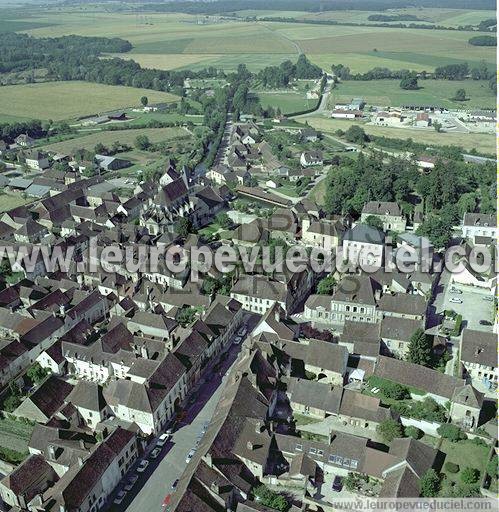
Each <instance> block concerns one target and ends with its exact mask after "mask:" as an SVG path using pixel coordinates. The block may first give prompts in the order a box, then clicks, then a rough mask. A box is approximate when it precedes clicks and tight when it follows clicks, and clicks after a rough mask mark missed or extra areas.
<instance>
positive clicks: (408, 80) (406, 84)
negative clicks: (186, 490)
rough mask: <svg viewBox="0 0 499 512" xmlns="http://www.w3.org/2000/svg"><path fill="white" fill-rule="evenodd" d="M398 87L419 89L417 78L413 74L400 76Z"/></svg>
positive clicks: (407, 89) (412, 89)
mask: <svg viewBox="0 0 499 512" xmlns="http://www.w3.org/2000/svg"><path fill="white" fill-rule="evenodd" d="M400 88H401V89H404V90H406V91H415V90H416V89H419V87H418V79H417V78H416V77H415V76H408V77H405V78H402V80H401V81H400Z"/></svg>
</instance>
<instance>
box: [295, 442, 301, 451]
mask: <svg viewBox="0 0 499 512" xmlns="http://www.w3.org/2000/svg"><path fill="white" fill-rule="evenodd" d="M295 451H297V452H301V451H303V445H302V444H297V445H296V447H295Z"/></svg>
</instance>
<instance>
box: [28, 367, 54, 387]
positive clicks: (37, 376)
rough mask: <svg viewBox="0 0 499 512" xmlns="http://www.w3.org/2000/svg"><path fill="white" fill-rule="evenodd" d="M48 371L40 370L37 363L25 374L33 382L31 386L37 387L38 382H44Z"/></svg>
mask: <svg viewBox="0 0 499 512" xmlns="http://www.w3.org/2000/svg"><path fill="white" fill-rule="evenodd" d="M48 373H49V372H48V370H47V369H46V368H42V367H41V366H40V364H39V363H35V364H34V365H33V366H32V367H31V368H30V369H29V370H28V371H27V372H26V375H27V377H28V378H29V379H30V380H31V382H33V384H35V385H38V384H40V382H42V381H43V380H45V377H46V376H47V375H48Z"/></svg>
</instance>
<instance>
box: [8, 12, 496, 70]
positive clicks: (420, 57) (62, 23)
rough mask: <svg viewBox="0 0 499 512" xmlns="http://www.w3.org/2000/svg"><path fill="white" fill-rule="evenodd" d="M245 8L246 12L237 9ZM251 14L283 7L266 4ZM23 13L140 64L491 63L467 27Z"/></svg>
mask: <svg viewBox="0 0 499 512" xmlns="http://www.w3.org/2000/svg"><path fill="white" fill-rule="evenodd" d="M407 11H408V13H411V14H417V15H418V16H423V17H426V18H428V19H431V20H433V21H435V22H436V23H439V24H444V23H447V24H448V25H449V26H457V25H459V24H468V23H478V22H479V21H481V20H482V19H487V18H490V17H493V13H492V12H491V11H490V12H489V11H479V12H473V11H464V10H452V9H428V10H426V9H425V10H424V13H423V14H422V13H420V12H417V10H416V9H414V11H415V12H414V13H413V12H412V11H411V12H409V11H410V10H407ZM427 11H428V12H427ZM247 14H252V13H250V12H243V15H247ZM254 14H259V15H261V16H279V15H283V13H280V14H279V13H277V12H272V11H261V12H259V13H253V15H254ZM369 14H372V13H369V12H366V11H352V12H343V11H335V12H329V13H322V14H321V15H320V19H336V20H337V21H340V22H341V21H348V22H355V23H364V22H366V20H367V17H368V16H369ZM284 15H285V16H290V17H291V16H295V17H296V18H297V19H300V18H302V17H303V18H307V19H314V18H318V17H319V14H317V13H301V14H300V13H296V12H286V13H284ZM16 21H17V22H22V21H23V20H22V19H19V20H16ZM25 21H26V23H30V24H33V25H32V26H33V29H32V30H29V28H24V26H23V28H22V29H21V30H23V31H26V32H27V33H29V34H31V35H34V36H44V37H47V36H50V37H54V36H58V35H67V34H77V35H85V36H106V37H122V38H125V39H127V40H129V41H130V42H131V43H132V45H133V46H134V48H133V49H132V51H131V53H129V54H125V55H124V56H123V57H124V58H133V59H135V60H136V61H137V62H139V63H140V64H141V65H143V66H145V67H156V68H158V69H175V68H186V67H189V68H193V69H199V68H200V67H205V66H216V67H222V68H225V69H235V67H237V64H239V63H241V62H244V63H245V64H246V65H247V66H248V68H250V69H260V68H262V67H264V66H266V65H270V64H278V63H279V62H282V61H283V60H286V59H292V58H296V55H297V54H298V53H299V52H304V53H306V54H307V55H308V57H309V58H310V59H311V60H312V61H313V62H314V63H316V64H318V65H320V66H322V67H324V69H329V68H330V66H331V64H333V63H336V64H337V63H343V64H346V65H348V66H349V67H350V68H351V69H352V71H353V72H363V71H366V70H368V69H371V68H373V67H375V66H381V67H388V68H391V69H401V68H409V69H414V70H423V69H426V70H427V71H431V70H433V69H434V68H435V67H436V66H439V65H442V64H447V63H454V62H468V63H469V64H471V65H476V64H478V63H479V62H480V61H481V60H485V61H486V62H487V63H489V64H490V65H491V66H493V65H494V63H495V49H494V48H484V47H473V46H471V45H469V44H468V39H469V38H470V37H471V35H472V33H471V32H466V31H450V30H438V31H422V30H417V29H395V28H384V27H383V28H380V27H369V26H359V27H356V26H331V25H311V24H306V23H281V22H262V21H227V20H224V21H220V20H217V21H211V20H210V21H208V22H206V23H204V24H201V25H199V24H197V18H196V17H195V16H191V15H188V14H160V13H149V14H147V16H136V15H133V14H127V13H116V12H115V13H112V12H111V13H110V12H99V13H98V12H90V11H89V12H71V11H66V12H57V11H49V12H44V13H43V14H40V13H38V14H36V13H33V12H32V13H31V14H30V17H29V19H26V20H25ZM40 25H42V26H40Z"/></svg>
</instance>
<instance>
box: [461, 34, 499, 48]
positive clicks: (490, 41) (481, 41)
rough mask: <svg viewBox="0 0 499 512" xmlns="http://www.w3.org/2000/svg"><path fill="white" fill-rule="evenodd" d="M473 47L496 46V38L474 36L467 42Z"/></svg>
mask: <svg viewBox="0 0 499 512" xmlns="http://www.w3.org/2000/svg"><path fill="white" fill-rule="evenodd" d="M468 43H469V44H471V45H473V46H497V37H495V36H475V37H472V38H471V39H469V40H468Z"/></svg>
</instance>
